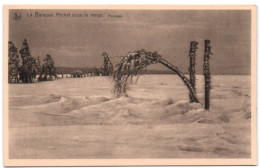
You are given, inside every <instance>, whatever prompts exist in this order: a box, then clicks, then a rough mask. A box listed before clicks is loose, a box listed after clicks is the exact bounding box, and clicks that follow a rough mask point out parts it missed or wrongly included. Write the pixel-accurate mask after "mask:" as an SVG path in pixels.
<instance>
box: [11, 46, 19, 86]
mask: <svg viewBox="0 0 260 168" xmlns="http://www.w3.org/2000/svg"><path fill="white" fill-rule="evenodd" d="M19 62H20V59H19V55H18V51H17V48H16V47H15V45H14V43H13V42H11V41H9V42H8V81H9V82H13V79H14V82H15V83H18V82H19V80H18V75H19Z"/></svg>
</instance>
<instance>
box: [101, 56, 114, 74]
mask: <svg viewBox="0 0 260 168" xmlns="http://www.w3.org/2000/svg"><path fill="white" fill-rule="evenodd" d="M102 56H103V57H104V62H103V65H102V67H101V69H102V74H103V76H110V75H112V74H113V64H112V62H111V61H110V59H109V57H108V54H107V53H106V52H104V53H103V54H102Z"/></svg>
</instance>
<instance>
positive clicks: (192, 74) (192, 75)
mask: <svg viewBox="0 0 260 168" xmlns="http://www.w3.org/2000/svg"><path fill="white" fill-rule="evenodd" d="M198 44H199V43H198V42H196V41H191V42H190V51H189V57H190V67H189V72H190V84H191V86H192V87H193V89H194V91H195V93H196V88H195V83H196V76H195V75H196V70H195V65H196V62H195V61H196V50H197V49H198V48H197V45H198ZM189 97H190V102H194V100H193V99H192V96H191V93H190V94H189Z"/></svg>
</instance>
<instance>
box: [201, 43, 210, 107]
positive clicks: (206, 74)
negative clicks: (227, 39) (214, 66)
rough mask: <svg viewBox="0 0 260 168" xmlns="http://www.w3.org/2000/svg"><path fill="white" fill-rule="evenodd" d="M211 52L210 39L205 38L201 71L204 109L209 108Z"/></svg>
mask: <svg viewBox="0 0 260 168" xmlns="http://www.w3.org/2000/svg"><path fill="white" fill-rule="evenodd" d="M210 54H211V46H210V40H205V51H204V65H203V72H204V77H205V106H204V108H205V109H206V110H209V106H210V78H211V77H210V69H209V58H210Z"/></svg>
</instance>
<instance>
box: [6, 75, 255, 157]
mask: <svg viewBox="0 0 260 168" xmlns="http://www.w3.org/2000/svg"><path fill="white" fill-rule="evenodd" d="M196 82H197V83H196V87H197V92H198V97H199V99H200V101H201V104H197V103H189V99H188V90H187V88H186V86H184V84H183V82H182V81H181V79H180V78H179V77H177V76H176V75H143V76H140V77H139V80H138V82H137V83H133V84H131V85H130V88H129V91H128V95H129V96H128V97H121V98H115V97H114V96H113V94H112V93H111V89H112V86H113V83H112V80H111V79H109V78H108V77H103V76H95V77H86V78H73V79H72V78H64V79H59V80H55V81H51V82H39V83H33V84H10V85H9V155H10V159H22V158H28V159H30V158H34V159H47V158H50V159H61V158H67V159H81V158H93V159H95V158H111V159H113V158H114V159H116V158H248V157H250V136H251V132H250V122H251V110H250V106H251V104H250V96H251V95H250V76H246V75H241V76H238V75H234V76H232V75H223V76H221V75H215V76H212V90H211V106H210V111H209V112H208V111H205V110H204V109H203V103H204V77H203V76H201V75H200V76H197V81H196Z"/></svg>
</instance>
